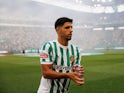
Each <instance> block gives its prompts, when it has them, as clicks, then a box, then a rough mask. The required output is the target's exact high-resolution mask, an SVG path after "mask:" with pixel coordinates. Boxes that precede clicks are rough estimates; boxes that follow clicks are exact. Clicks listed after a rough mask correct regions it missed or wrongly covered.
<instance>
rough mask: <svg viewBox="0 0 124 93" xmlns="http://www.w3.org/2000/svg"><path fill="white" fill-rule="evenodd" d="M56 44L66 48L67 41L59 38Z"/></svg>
mask: <svg viewBox="0 0 124 93" xmlns="http://www.w3.org/2000/svg"><path fill="white" fill-rule="evenodd" d="M58 42H59V43H60V44H61V45H63V46H68V41H67V40H63V39H61V38H58Z"/></svg>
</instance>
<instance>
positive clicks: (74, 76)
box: [68, 72, 84, 85]
mask: <svg viewBox="0 0 124 93" xmlns="http://www.w3.org/2000/svg"><path fill="white" fill-rule="evenodd" d="M68 76H69V78H70V79H71V80H73V81H74V82H75V83H76V84H77V85H82V84H84V78H83V77H82V78H80V75H79V73H78V72H71V73H68Z"/></svg>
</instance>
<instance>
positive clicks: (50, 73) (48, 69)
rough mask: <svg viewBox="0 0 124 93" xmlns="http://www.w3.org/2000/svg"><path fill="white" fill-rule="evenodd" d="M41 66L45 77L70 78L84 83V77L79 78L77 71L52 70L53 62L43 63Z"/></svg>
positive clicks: (77, 82) (78, 83)
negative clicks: (61, 71) (62, 71)
mask: <svg viewBox="0 0 124 93" xmlns="http://www.w3.org/2000/svg"><path fill="white" fill-rule="evenodd" d="M41 66H42V74H43V76H44V78H47V79H61V78H70V79H72V80H73V81H74V82H75V83H76V84H77V85H81V84H84V80H83V78H79V77H78V73H77V72H69V73H60V72H56V71H54V70H52V64H41Z"/></svg>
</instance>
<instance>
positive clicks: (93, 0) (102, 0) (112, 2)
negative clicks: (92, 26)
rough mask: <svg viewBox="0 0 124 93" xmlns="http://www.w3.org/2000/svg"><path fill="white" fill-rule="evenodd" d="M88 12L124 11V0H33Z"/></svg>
mask: <svg viewBox="0 0 124 93" xmlns="http://www.w3.org/2000/svg"><path fill="white" fill-rule="evenodd" d="M32 1H35V2H38V3H45V4H49V5H54V6H58V7H63V8H67V9H71V10H76V11H81V12H88V13H115V12H124V0H61V1H60V0H59V1H58V0H32Z"/></svg>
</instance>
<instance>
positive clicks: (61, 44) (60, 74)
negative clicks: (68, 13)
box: [37, 17, 84, 93]
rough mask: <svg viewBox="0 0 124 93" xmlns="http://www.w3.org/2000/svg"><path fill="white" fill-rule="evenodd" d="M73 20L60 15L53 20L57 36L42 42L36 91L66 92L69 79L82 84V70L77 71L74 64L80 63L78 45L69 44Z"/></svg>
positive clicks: (44, 92) (80, 68)
mask: <svg viewBox="0 0 124 93" xmlns="http://www.w3.org/2000/svg"><path fill="white" fill-rule="evenodd" d="M72 23H73V20H72V19H70V18H67V17H61V18H59V19H57V20H56V22H55V30H56V32H57V35H58V38H57V40H54V41H48V42H46V43H44V45H43V46H42V49H41V51H40V63H41V68H42V78H41V82H40V86H39V89H38V92H37V93H67V92H68V88H69V84H70V80H72V81H74V82H75V84H77V85H82V84H84V77H83V75H84V70H83V67H82V66H80V67H79V69H78V72H77V71H75V70H74V65H76V64H79V65H80V53H79V49H78V47H76V46H74V45H72V44H69V40H71V38H72V32H73V28H72Z"/></svg>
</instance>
